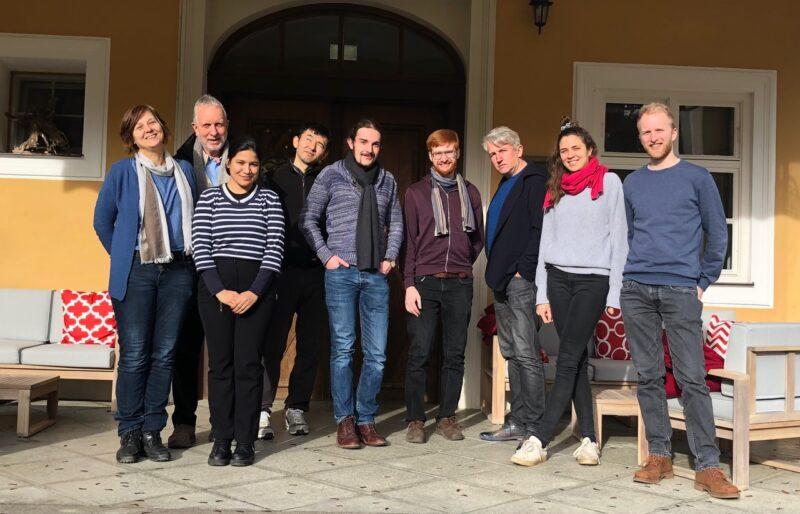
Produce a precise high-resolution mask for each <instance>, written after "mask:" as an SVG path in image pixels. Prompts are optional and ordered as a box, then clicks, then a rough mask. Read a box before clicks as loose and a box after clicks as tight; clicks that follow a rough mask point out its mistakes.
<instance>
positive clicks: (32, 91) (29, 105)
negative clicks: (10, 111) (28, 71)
mask: <svg viewBox="0 0 800 514" xmlns="http://www.w3.org/2000/svg"><path fill="white" fill-rule="evenodd" d="M17 87H19V103H18V104H17V105H16V112H17V113H20V114H31V113H35V112H39V111H42V110H44V109H47V107H48V106H49V105H50V100H51V99H52V98H53V83H52V82H50V81H46V82H45V81H39V80H24V81H20V82H19V85H18V86H17Z"/></svg>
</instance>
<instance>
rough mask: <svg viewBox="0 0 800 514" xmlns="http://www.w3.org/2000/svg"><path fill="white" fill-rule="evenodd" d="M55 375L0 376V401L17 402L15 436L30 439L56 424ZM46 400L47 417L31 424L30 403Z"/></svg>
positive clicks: (56, 380)
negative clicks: (41, 399) (40, 399)
mask: <svg viewBox="0 0 800 514" xmlns="http://www.w3.org/2000/svg"><path fill="white" fill-rule="evenodd" d="M58 380H59V377H58V376H57V375H55V376H54V375H50V376H41V375H40V376H29V375H27V376H26V375H20V376H2V377H0V400H16V401H17V436H18V437H30V436H32V435H33V434H36V433H38V432H41V431H42V430H44V429H45V428H47V427H49V426H50V425H52V424H53V423H55V422H56V415H57V413H58ZM44 397H46V398H47V417H46V418H45V419H43V420H41V421H38V422H36V423H33V424H31V401H33V400H38V399H39V398H44Z"/></svg>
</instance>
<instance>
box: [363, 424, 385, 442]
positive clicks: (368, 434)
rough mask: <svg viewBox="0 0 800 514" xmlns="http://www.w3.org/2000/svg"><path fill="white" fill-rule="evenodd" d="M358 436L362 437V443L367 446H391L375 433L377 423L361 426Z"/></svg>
mask: <svg viewBox="0 0 800 514" xmlns="http://www.w3.org/2000/svg"><path fill="white" fill-rule="evenodd" d="M358 434H359V435H360V436H361V442H363V443H364V444H366V445H367V446H387V445H388V444H389V443H387V442H386V439H385V438H384V437H382V436H381V435H380V434H378V432H376V431H375V423H364V424H363V425H361V424H359V425H358Z"/></svg>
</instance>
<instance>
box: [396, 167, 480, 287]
mask: <svg viewBox="0 0 800 514" xmlns="http://www.w3.org/2000/svg"><path fill="white" fill-rule="evenodd" d="M437 189H438V191H439V195H441V197H442V207H444V212H445V216H446V217H447V219H448V222H447V226H448V227H449V229H450V233H449V234H448V235H446V236H439V237H434V236H433V233H434V228H435V222H434V219H433V206H432V205H431V177H430V175H428V176H426V177H425V178H423V179H422V180H420V181H419V182H416V183H414V184H412V185H411V186H410V187H409V188H408V189H407V190H406V196H405V203H404V206H403V220H404V222H405V223H404V225H405V231H406V234H405V248H404V254H403V277H404V283H405V286H406V287H411V286H413V285H414V277H418V276H422V275H433V274H434V273H440V272H448V273H470V274H471V273H472V264H473V263H474V262H475V259H477V258H478V255H479V254H480V253H481V250H483V241H484V235H483V207H482V206H481V195H480V193H479V192H478V188H476V187H475V186H473V185H472V184H470V183H469V182H467V191H468V192H469V198H470V202H471V203H472V210H473V212H474V214H475V225H476V227H475V230H474V231H472V232H469V233H467V232H464V230H463V229H462V228H461V201H460V200H459V197H458V189H457V188H454V189H452V190H451V191H450V192H449V193H445V192H444V190H443V189H442V188H441V187H440V188H437Z"/></svg>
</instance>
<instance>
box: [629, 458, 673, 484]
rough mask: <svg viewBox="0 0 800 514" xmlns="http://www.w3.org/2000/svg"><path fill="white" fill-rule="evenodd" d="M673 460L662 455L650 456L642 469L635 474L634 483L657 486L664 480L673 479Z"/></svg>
mask: <svg viewBox="0 0 800 514" xmlns="http://www.w3.org/2000/svg"><path fill="white" fill-rule="evenodd" d="M674 476H675V474H674V473H673V472H672V459H670V458H669V457H664V456H662V455H650V456H649V457H647V462H646V463H645V464H644V466H642V469H640V470H639V471H637V472H636V473H634V474H633V481H634V482H641V483H643V484H657V483H659V482H661V479H662V478H673V477H674Z"/></svg>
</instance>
